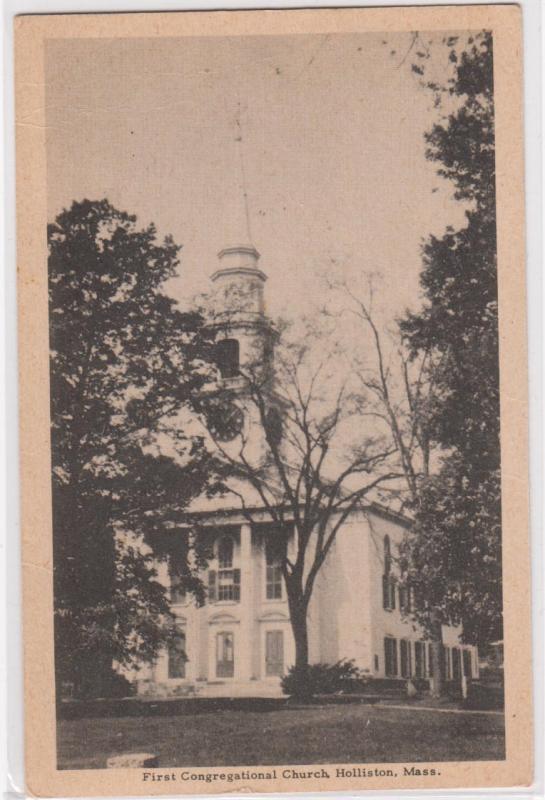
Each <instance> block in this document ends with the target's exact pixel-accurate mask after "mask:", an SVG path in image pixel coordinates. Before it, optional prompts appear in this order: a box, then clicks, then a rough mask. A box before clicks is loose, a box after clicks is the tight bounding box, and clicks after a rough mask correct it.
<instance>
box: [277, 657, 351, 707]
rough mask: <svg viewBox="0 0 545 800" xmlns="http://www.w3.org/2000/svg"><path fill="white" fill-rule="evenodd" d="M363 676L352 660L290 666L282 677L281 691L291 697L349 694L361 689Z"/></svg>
mask: <svg viewBox="0 0 545 800" xmlns="http://www.w3.org/2000/svg"><path fill="white" fill-rule="evenodd" d="M364 685H365V678H364V676H363V674H362V672H361V670H359V669H358V667H356V665H355V664H354V662H353V661H349V660H347V659H343V660H341V661H337V663H336V664H309V666H308V667H306V668H299V667H290V669H289V671H288V674H287V675H285V676H284V678H282V691H283V692H284V694H287V695H290V696H291V697H302V698H304V697H313V696H314V695H316V694H350V693H353V692H358V691H361V690H362V689H363V687H364Z"/></svg>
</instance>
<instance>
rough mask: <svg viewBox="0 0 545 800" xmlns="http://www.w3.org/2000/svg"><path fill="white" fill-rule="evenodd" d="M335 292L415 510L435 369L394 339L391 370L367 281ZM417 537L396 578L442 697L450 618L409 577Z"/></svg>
mask: <svg viewBox="0 0 545 800" xmlns="http://www.w3.org/2000/svg"><path fill="white" fill-rule="evenodd" d="M337 288H340V289H341V290H342V292H343V293H344V294H345V296H346V297H347V298H348V299H349V301H350V306H349V308H348V309H347V310H348V311H349V312H350V313H352V314H354V315H355V316H356V317H357V318H358V319H359V320H360V321H361V322H362V324H363V326H364V327H365V328H366V329H367V331H368V333H370V338H371V341H372V343H373V349H374V354H375V364H374V366H373V367H372V368H366V369H364V368H360V369H359V370H358V375H359V378H360V381H361V385H362V387H363V389H364V398H365V402H366V403H368V397H369V393H370V394H371V395H372V396H373V397H374V398H375V401H376V405H375V412H374V413H375V414H376V415H377V417H378V418H379V419H381V420H382V421H383V422H384V423H385V424H386V425H387V426H388V428H389V430H390V432H391V436H392V442H393V445H394V447H395V450H396V454H397V462H398V465H399V469H400V471H401V473H402V475H403V478H404V489H403V490H402V491H401V493H400V494H401V502H402V505H403V506H405V507H406V508H408V509H410V510H411V511H412V512H415V511H416V510H417V509H418V508H419V506H420V504H421V502H422V487H423V486H425V484H426V482H427V481H428V480H429V478H430V476H431V474H432V464H433V463H434V460H436V459H434V455H436V454H435V452H434V441H433V436H432V433H431V431H430V425H429V419H430V409H431V407H432V406H433V404H434V403H435V402H436V399H437V398H436V392H435V386H434V380H433V377H434V373H435V370H436V369H437V366H438V365H437V364H436V363H434V362H433V356H432V354H431V353H430V351H424V352H422V353H420V354H419V355H418V356H416V357H415V356H411V355H410V354H409V353H408V352H407V350H406V348H405V347H404V344H403V340H402V338H401V337H400V336H399V338H398V339H397V341H394V342H393V344H394V347H393V350H394V353H395V365H394V366H392V363H391V361H392V360H391V358H388V357H387V355H386V348H385V346H384V343H383V337H382V336H381V333H380V331H379V329H378V327H377V325H376V323H375V320H374V319H373V315H372V313H371V308H372V300H373V293H374V292H373V284H372V281H370V282H369V293H368V299H362V297H360V296H358V295H356V294H355V293H354V292H353V291H352V290H351V289H350V287H349V286H348V285H347V284H345V283H343V284H342V285H341V286H340V287H337ZM418 536H419V531H418V530H416V529H415V528H414V526H413V528H412V529H411V530H410V531H409V532H408V533H407V534H406V537H405V539H404V541H403V542H402V544H401V548H400V564H401V569H402V580H405V582H406V583H407V584H408V583H409V582H410V583H411V584H412V587H413V588H416V591H415V592H414V602H413V604H412V606H411V612H410V613H411V615H412V616H413V618H414V619H415V620H416V621H417V622H418V623H419V624H420V625H422V627H423V628H424V630H425V631H426V633H427V635H428V636H429V638H430V643H431V675H432V687H431V688H432V695H433V696H436V697H439V696H441V694H442V693H443V667H442V647H443V637H442V624H443V623H446V622H450V621H451V620H448V619H445V618H444V615H443V614H442V613H441V608H440V606H439V604H438V603H436V602H435V600H436V598H434V597H430V595H429V591H426V589H428V588H429V587H427V586H426V585H425V584H426V582H425V581H422V580H419V578H420V577H421V576H419V575H418V574H416V575H415V570H414V568H413V567H414V564H412V563H411V551H412V545H413V544H414V541H415V538H418ZM415 584H416V587H415ZM441 590H442V591H443V592H444V583H443V584H442V586H440V587H439V591H440V592H441Z"/></svg>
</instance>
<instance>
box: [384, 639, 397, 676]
mask: <svg viewBox="0 0 545 800" xmlns="http://www.w3.org/2000/svg"><path fill="white" fill-rule="evenodd" d="M384 671H385V672H386V676H387V677H388V678H395V677H397V640H396V639H393V638H392V637H391V636H386V637H385V639H384Z"/></svg>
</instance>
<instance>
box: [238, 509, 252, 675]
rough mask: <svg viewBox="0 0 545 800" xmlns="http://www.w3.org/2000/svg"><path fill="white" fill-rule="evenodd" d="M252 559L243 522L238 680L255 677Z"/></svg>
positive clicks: (249, 529) (248, 529)
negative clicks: (253, 665) (253, 662)
mask: <svg viewBox="0 0 545 800" xmlns="http://www.w3.org/2000/svg"><path fill="white" fill-rule="evenodd" d="M252 559H253V552H252V527H251V525H249V524H244V525H241V528H240V632H239V642H238V646H237V645H236V644H235V647H236V651H238V652H237V653H236V658H237V659H238V663H239V670H238V674H237V675H236V677H238V678H239V679H240V680H250V679H251V678H255V677H256V676H255V675H254V674H253V667H252V649H253V647H255V636H254V617H255V613H254V586H253V583H254V582H253V564H252Z"/></svg>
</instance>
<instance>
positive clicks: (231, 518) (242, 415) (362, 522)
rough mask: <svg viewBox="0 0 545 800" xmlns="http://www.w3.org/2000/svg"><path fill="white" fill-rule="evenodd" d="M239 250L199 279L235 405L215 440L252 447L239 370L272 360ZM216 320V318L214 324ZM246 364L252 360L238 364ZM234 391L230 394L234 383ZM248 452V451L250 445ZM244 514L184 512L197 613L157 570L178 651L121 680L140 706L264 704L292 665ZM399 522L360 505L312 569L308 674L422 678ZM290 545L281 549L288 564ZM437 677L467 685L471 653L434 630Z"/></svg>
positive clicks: (271, 553)
mask: <svg viewBox="0 0 545 800" xmlns="http://www.w3.org/2000/svg"><path fill="white" fill-rule="evenodd" d="M258 260H259V254H258V253H257V251H256V250H255V248H253V247H251V246H244V247H242V246H240V247H230V248H227V249H224V250H222V251H221V252H220V253H219V265H218V268H217V269H216V271H215V272H214V273H213V274H212V276H211V281H212V287H213V290H214V291H213V297H214V298H215V302H216V303H218V304H219V306H220V307H219V312H218V313H219V317H220V321H221V314H222V313H223V311H225V313H226V314H227V312H228V319H229V323H228V325H227V326H225V325H218V336H217V339H218V342H221V344H219V345H218V352H219V353H220V363H219V366H220V369H221V372H222V375H223V378H224V380H225V381H228V382H230V387H231V388H232V389H233V391H234V393H235V397H237V395H236V391H237V386H238V385H240V393H239V396H238V399H237V400H235V402H234V403H233V404H232V408H231V410H230V412H229V413H228V414H227V417H226V418H225V419H224V420H223V422H222V423H221V424H220V425H219V427H218V430H217V431H216V432H215V433H216V435H217V437H218V438H219V439H221V441H222V442H224V443H225V447H229V446H230V445H229V442H230V440H232V439H235V438H236V437H237V436H238V435H239V434H240V432H241V430H244V431H245V435H246V438H247V439H248V440H251V438H252V436H255V437H256V438H257V439H258V438H259V425H258V424H257V423H256V421H255V420H252V417H251V413H250V412H249V411H248V409H247V407H246V405H245V401H244V388H243V381H241V380H240V377H239V370H243V367H244V363H245V360H247V359H248V358H250V357H252V358H255V354H256V352H257V353H258V357H259V358H262V359H263V361H264V362H265V361H266V360H267V359H270V358H272V357H273V348H274V332H273V331H272V329H271V327H270V324H269V323H268V321H267V318H266V315H265V303H264V289H265V282H266V275H265V274H264V273H263V272H262V271H261V270H260V269H259V266H258ZM226 318H227V317H226ZM250 354H252V355H250ZM237 382H239V383H237ZM256 447H257V448H259V443H257V444H256ZM248 502H252V503H253V509H252V522H250V521H249V520H248V516H247V514H244V513H243V512H242V510H241V505H240V502H237V501H236V498H235V496H233V497H231V496H225V497H224V498H221V499H218V498H216V499H215V500H214V501H211V500H210V501H203V502H202V503H200V505H199V504H197V505H196V506H195V508H194V509H193V516H194V518H195V519H198V521H199V526H200V527H202V528H206V529H207V531H210V532H211V534H212V538H213V556H214V557H213V558H212V560H211V561H210V562H209V565H208V570H207V574H206V575H204V576H203V580H204V582H205V585H206V586H207V587H208V589H207V600H206V603H205V604H204V605H203V606H202V607H200V608H198V607H196V605H195V601H194V598H193V597H192V596H190V595H187V596H186V595H185V594H184V592H183V591H181V589H180V586H179V585H178V582H177V579H176V576H175V575H174V574H173V573H172V570H170V571H169V569H168V567H167V566H166V565H165V564H159V565H158V570H159V573H160V575H161V576H162V580H164V581H165V583H167V584H168V585H169V586H170V601H171V605H172V610H173V612H174V614H175V616H176V626H177V631H178V639H177V643H176V645H173V646H171V647H170V648H169V649H168V650H165V651H164V652H163V653H162V654H161V655H160V656H159V658H158V659H157V660H156V662H155V663H153V664H149V665H143V666H142V667H141V668H140V669H139V670H137V671H134V672H132V673H130V674H129V675H128V677H129V678H130V679H131V680H133V681H134V682H135V683H136V685H137V691H138V692H139V693H142V694H152V695H153V694H156V695H166V696H171V695H172V696H176V695H184V694H189V695H191V694H193V693H195V694H197V695H201V696H255V697H257V696H275V695H278V694H280V691H281V690H280V679H281V677H282V676H283V675H284V674H285V673H286V672H287V670H288V668H289V667H290V666H291V665H293V663H294V660H295V648H294V638H293V634H292V630H291V626H290V614H289V608H288V601H287V596H286V587H285V585H284V580H283V577H282V570H281V566H280V561H279V559H278V553H277V549H276V548H275V547H274V536H275V530H274V524H273V523H271V519H270V515H269V514H268V513H267V512H266V510H265V508H264V507H262V508H260V507H259V503H256V502H255V499H254V500H252V501H250V500H249V501H248ZM409 525H410V520H408V519H407V518H406V517H404V516H402V515H399V514H397V513H395V512H392V511H390V510H388V509H386V508H383V507H381V506H380V505H378V504H373V503H371V504H370V505H369V506H367V507H366V508H364V509H362V510H356V511H354V512H352V513H351V515H350V516H349V518H348V519H347V520H346V521H345V523H344V524H343V526H342V528H341V529H340V530H339V532H338V534H337V537H336V541H335V543H334V545H333V548H332V550H331V551H330V552H329V554H328V556H327V558H326V561H325V562H324V564H323V566H322V567H321V569H320V571H319V574H318V577H317V579H316V583H315V586H314V590H313V593H312V598H311V600H310V605H309V610H308V637H309V661H310V663H311V664H312V663H318V662H324V663H329V664H333V663H335V662H337V661H339V660H340V659H353V660H354V662H355V664H356V665H357V666H358V667H359V668H360V669H361V670H362V671H363V672H364V673H365V674H366V675H368V676H369V677H372V678H381V679H384V678H392V679H394V678H396V679H408V678H423V679H425V678H429V677H430V665H431V659H430V652H429V644H428V643H427V642H426V641H425V640H424V636H423V633H422V631H420V630H419V629H418V627H417V626H416V625H415V623H413V622H412V621H411V620H410V619H409V618H408V616H407V614H406V612H407V611H409V610H410V609H409V608H408V604H409V603H410V602H412V595H411V594H410V593H409V592H407V590H406V589H404V588H403V587H402V586H400V585H398V584H397V581H396V573H397V565H396V558H395V553H396V548H397V546H398V544H399V542H400V540H401V539H402V537H403V536H404V533H405V531H406V530H407V527H408V526H409ZM291 546H292V545H291V544H290V543H289V542H288V553H289V552H290V547H291ZM443 642H444V651H443V654H444V677H445V678H446V679H447V680H449V679H451V680H457V681H461V679H462V675H465V676H466V677H473V678H476V677H478V669H479V667H478V659H477V652H476V649H475V648H472V647H469V646H466V645H462V644H461V643H460V641H459V631H458V630H456V629H454V628H447V627H445V628H444V631H443Z"/></svg>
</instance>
